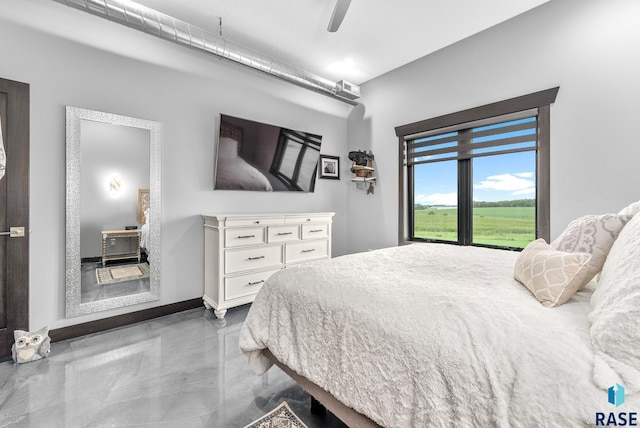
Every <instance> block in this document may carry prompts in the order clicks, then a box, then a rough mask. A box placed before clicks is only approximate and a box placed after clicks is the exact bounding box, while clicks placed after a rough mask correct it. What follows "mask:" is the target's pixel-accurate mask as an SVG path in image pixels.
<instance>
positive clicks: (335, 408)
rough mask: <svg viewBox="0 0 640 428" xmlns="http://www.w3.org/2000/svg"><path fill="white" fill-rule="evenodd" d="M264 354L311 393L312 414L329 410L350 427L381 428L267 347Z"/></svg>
mask: <svg viewBox="0 0 640 428" xmlns="http://www.w3.org/2000/svg"><path fill="white" fill-rule="evenodd" d="M264 353H265V355H266V356H267V357H268V358H269V359H270V360H271V361H272V362H273V363H274V364H275V365H276V366H278V367H280V368H281V369H282V371H283V372H285V373H286V374H287V375H289V377H291V378H292V379H293V380H294V381H296V383H297V384H298V385H300V386H301V387H302V389H304V390H305V391H306V392H307V393H308V394H309V395H311V413H312V414H314V415H322V414H324V413H325V412H326V410H329V411H330V412H331V413H333V414H334V415H336V417H337V418H338V419H340V420H341V421H342V422H344V423H345V424H347V425H348V426H349V427H350V428H381V427H380V425H378V424H377V423H375V422H374V421H372V420H371V419H369V418H368V417H366V416H365V415H363V414H361V413H358V412H356V411H355V410H353V409H352V408H351V407H348V406H345V405H344V404H342V403H341V402H340V401H338V400H337V399H336V398H335V397H334V396H333V395H331V394H330V393H328V392H327V391H325V390H324V389H322V388H321V387H319V386H318V385H316V384H315V383H313V382H311V381H310V380H309V379H307V378H305V377H304V376H300V375H299V374H298V373H296V372H294V371H293V370H291V369H290V368H289V367H287V366H285V365H284V364H282V363H281V362H280V361H278V360H277V359H276V357H274V356H273V354H272V353H271V352H270V351H269V350H268V349H267V350H265V351H264Z"/></svg>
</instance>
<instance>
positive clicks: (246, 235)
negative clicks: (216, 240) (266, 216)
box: [224, 227, 265, 248]
mask: <svg viewBox="0 0 640 428" xmlns="http://www.w3.org/2000/svg"><path fill="white" fill-rule="evenodd" d="M264 235H265V228H264V227H243V228H237V229H225V231H224V246H225V247H227V248H230V247H242V246H245V245H259V244H264V243H265V236H264Z"/></svg>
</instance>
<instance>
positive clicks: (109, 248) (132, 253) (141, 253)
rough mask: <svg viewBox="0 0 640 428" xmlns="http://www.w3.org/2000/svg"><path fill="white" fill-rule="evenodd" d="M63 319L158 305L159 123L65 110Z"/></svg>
mask: <svg viewBox="0 0 640 428" xmlns="http://www.w3.org/2000/svg"><path fill="white" fill-rule="evenodd" d="M66 132H67V183H66V184H67V210H66V214H67V221H66V226H67V233H66V316H67V317H73V316H77V315H83V314H90V313H94V312H98V311H104V310H108V309H114V308H120V307H123V306H129V305H134V304H138V303H144V302H150V301H154V300H158V299H160V223H161V219H160V213H161V205H160V152H161V149H160V123H158V122H153V121H149V120H144V119H137V118H133V117H127V116H120V115H116V114H110V113H103V112H99V111H94V110H86V109H82V108H77V107H67V110H66Z"/></svg>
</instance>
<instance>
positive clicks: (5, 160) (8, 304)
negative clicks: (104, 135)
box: [0, 79, 29, 360]
mask: <svg viewBox="0 0 640 428" xmlns="http://www.w3.org/2000/svg"><path fill="white" fill-rule="evenodd" d="M0 122H1V127H0V132H1V135H2V138H1V139H0V142H1V143H2V145H1V146H0V168H1V169H2V170H0V175H3V174H2V173H3V172H4V175H3V176H2V178H0V360H1V359H4V358H5V357H7V356H9V355H11V345H12V344H13V331H14V330H16V329H21V330H28V329H29V85H27V84H25V83H20V82H15V81H12V80H6V79H0ZM12 228H13V233H11V230H12ZM21 231H22V233H21ZM20 235H22V236H20Z"/></svg>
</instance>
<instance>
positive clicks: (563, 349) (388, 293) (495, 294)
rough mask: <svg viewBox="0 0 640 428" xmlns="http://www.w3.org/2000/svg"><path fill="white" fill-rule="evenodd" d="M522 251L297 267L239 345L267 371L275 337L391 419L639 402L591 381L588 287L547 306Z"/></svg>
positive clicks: (416, 254) (481, 420)
mask: <svg viewBox="0 0 640 428" xmlns="http://www.w3.org/2000/svg"><path fill="white" fill-rule="evenodd" d="M516 256H517V253H514V252H507V251H502V250H491V249H485V248H474V247H457V246H452V245H441V244H415V245H409V246H404V247H395V248H389V249H384V250H378V251H373V252H368V253H361V254H353V255H348V256H343V257H338V258H335V259H332V260H325V261H320V262H315V263H311V264H305V265H300V266H296V267H288V268H287V269H284V270H282V271H280V272H278V273H277V274H275V275H273V276H272V277H271V279H270V280H269V281H267V283H266V284H265V285H264V287H263V288H262V290H261V291H260V293H259V294H258V296H257V298H256V300H255V302H254V303H253V306H252V307H251V309H250V311H249V314H248V316H247V320H246V322H245V324H244V326H243V328H242V333H241V337H240V346H241V348H242V350H243V351H244V352H245V353H247V354H248V355H249V360H250V364H251V367H252V370H254V372H256V373H257V374H260V373H262V372H264V371H266V370H267V369H268V368H269V367H270V363H269V362H268V360H267V359H266V358H265V357H264V356H262V355H261V350H263V349H266V348H268V349H269V350H270V351H271V352H272V353H273V354H274V356H275V357H276V358H277V359H278V360H279V361H281V362H282V363H284V364H286V365H287V366H289V367H290V368H292V369H293V370H294V371H296V372H297V373H299V374H301V375H303V376H305V377H306V378H308V379H309V380H311V381H312V382H314V383H316V384H317V385H319V386H321V387H322V388H324V389H325V390H327V391H329V392H330V393H331V394H333V395H334V396H335V397H336V398H337V399H338V400H340V401H341V402H343V403H344V404H346V405H347V406H349V407H352V408H353V409H355V410H357V411H358V412H360V413H363V414H365V415H367V416H368V417H369V418H371V419H372V420H374V421H376V422H377V423H379V424H380V425H383V426H385V427H427V426H458V427H460V426H463V427H464V426H469V427H471V426H474V427H476V426H477V427H480V426H482V427H486V426H502V427H506V426H526V427H528V426H545V427H549V426H564V427H572V426H583V425H593V424H594V423H595V417H596V412H607V415H608V412H610V411H631V408H630V407H628V406H630V405H631V403H627V404H625V405H626V406H627V408H626V409H624V408H620V409H616V408H615V407H614V406H612V405H611V404H609V403H608V402H607V393H606V391H603V390H601V389H598V388H597V387H596V386H595V385H594V383H593V381H592V370H593V363H592V361H593V352H592V348H591V341H590V336H589V321H588V319H587V314H588V312H589V311H590V310H591V308H590V304H589V297H590V294H591V290H590V289H586V290H584V291H581V292H579V293H578V294H577V295H576V296H574V298H572V299H571V300H570V301H569V302H567V303H566V304H564V305H563V306H561V307H558V308H545V307H543V306H542V305H540V303H538V301H537V300H536V299H535V298H534V297H533V296H532V295H531V294H530V292H529V291H528V290H527V289H526V288H525V287H524V286H522V285H521V284H519V283H518V282H516V281H515V280H513V279H512V277H513V274H512V272H513V262H514V260H515V258H516ZM633 409H635V411H637V410H638V407H637V406H636V407H634V408H633Z"/></svg>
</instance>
